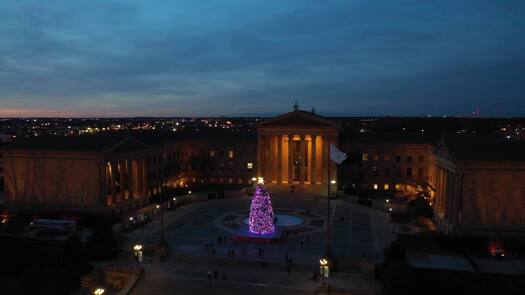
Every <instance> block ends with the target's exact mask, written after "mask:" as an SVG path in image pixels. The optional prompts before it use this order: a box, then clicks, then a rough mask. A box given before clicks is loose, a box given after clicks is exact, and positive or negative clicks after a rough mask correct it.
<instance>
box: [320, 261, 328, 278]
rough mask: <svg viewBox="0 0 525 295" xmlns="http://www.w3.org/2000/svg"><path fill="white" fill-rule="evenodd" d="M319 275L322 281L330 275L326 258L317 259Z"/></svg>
mask: <svg viewBox="0 0 525 295" xmlns="http://www.w3.org/2000/svg"><path fill="white" fill-rule="evenodd" d="M319 275H320V276H321V277H322V278H323V282H325V281H326V279H328V278H329V277H330V263H329V262H328V259H326V258H321V259H320V260H319Z"/></svg>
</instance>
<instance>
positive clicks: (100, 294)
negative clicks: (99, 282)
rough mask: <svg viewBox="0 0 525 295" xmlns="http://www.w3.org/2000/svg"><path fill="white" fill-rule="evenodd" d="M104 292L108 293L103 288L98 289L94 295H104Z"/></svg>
mask: <svg viewBox="0 0 525 295" xmlns="http://www.w3.org/2000/svg"><path fill="white" fill-rule="evenodd" d="M104 292H106V290H104V289H103V288H97V289H95V291H93V294H94V295H102V294H104Z"/></svg>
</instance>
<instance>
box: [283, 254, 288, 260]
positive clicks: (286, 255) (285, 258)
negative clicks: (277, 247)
mask: <svg viewBox="0 0 525 295" xmlns="http://www.w3.org/2000/svg"><path fill="white" fill-rule="evenodd" d="M284 260H285V261H288V253H286V254H285V255H284Z"/></svg>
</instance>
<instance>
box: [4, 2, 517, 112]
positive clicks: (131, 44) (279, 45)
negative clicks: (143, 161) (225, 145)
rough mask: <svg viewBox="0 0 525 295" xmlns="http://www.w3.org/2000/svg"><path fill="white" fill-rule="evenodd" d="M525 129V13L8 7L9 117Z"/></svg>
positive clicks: (342, 7) (238, 6) (451, 5)
mask: <svg viewBox="0 0 525 295" xmlns="http://www.w3.org/2000/svg"><path fill="white" fill-rule="evenodd" d="M295 100H297V101H298V102H299V104H300V105H301V107H303V108H304V109H307V110H309V109H310V108H311V107H312V106H315V108H316V109H317V111H318V112H319V113H321V114H325V115H392V116H405V115H409V116H419V115H427V114H432V115H434V116H441V115H459V114H469V113H471V112H472V111H474V110H475V109H476V108H478V107H479V108H480V109H481V113H482V115H485V116H525V1H523V0H515V1H512V0H472V1H466V0H461V1H458V0H439V1H433V0H428V1H422V0H414V1H398V0H396V1H392V0H385V1H371V0H360V1H355V0H343V1H330V0H326V1H322V0H318V1H309V0H296V1H289V0H276V1H269V0H264V1H261V0H258V1H249V0H237V1H225V0H224V1H208V0H206V1H204V0H203V1H200V0H183V1H180V0H178V1H177V0H170V1H145V0H122V1H113V0H77V1H72V0H45V1H42V0H39V1H24V0H4V1H0V116H10V117H13V116H217V115H229V116H235V115H272V114H278V113H283V112H286V111H289V110H291V108H292V105H293V103H294V101H295Z"/></svg>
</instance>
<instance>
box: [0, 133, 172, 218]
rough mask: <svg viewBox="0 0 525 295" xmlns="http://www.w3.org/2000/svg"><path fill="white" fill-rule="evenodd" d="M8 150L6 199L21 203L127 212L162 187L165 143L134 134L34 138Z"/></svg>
mask: <svg viewBox="0 0 525 295" xmlns="http://www.w3.org/2000/svg"><path fill="white" fill-rule="evenodd" d="M3 154H4V165H5V168H6V169H5V181H6V197H7V202H8V203H9V204H10V205H16V207H17V208H25V207H27V208H30V209H37V208H42V209H46V208H49V209H51V210H75V211H93V212H104V213H109V214H116V215H122V214H126V213H129V212H134V211H135V210H137V209H139V208H142V207H144V206H145V205H148V204H149V200H148V197H149V196H151V195H153V194H155V193H157V192H159V191H160V188H161V173H162V169H161V168H162V167H161V162H160V161H161V159H160V148H157V147H152V146H149V145H146V144H143V143H141V142H139V141H137V140H135V139H133V138H129V137H118V136H113V137H99V136H95V137H93V136H80V137H51V138H45V137H33V138H27V139H24V140H22V141H19V142H16V143H14V144H12V145H9V146H7V147H6V149H4V151H3Z"/></svg>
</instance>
